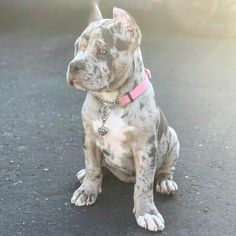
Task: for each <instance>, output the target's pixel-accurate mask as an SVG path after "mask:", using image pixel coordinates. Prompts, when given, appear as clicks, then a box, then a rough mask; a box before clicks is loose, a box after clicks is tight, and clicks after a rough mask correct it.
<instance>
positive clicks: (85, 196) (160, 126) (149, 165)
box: [67, 8, 179, 231]
mask: <svg viewBox="0 0 236 236" xmlns="http://www.w3.org/2000/svg"><path fill="white" fill-rule="evenodd" d="M96 11H97V16H98V20H97V21H95V22H92V23H90V24H89V26H88V27H87V28H86V29H85V31H84V32H83V33H82V35H81V36H80V37H79V38H78V40H77V41H76V43H75V57H74V59H73V60H72V61H71V63H70V64H69V66H68V72H67V79H68V82H69V83H70V84H73V86H74V87H75V88H78V89H84V90H89V91H90V92H89V93H88V94H87V97H86V100H85V102H84V105H83V107H82V121H83V126H84V131H85V136H84V143H83V148H84V154H85V166H86V170H84V171H82V172H79V173H78V178H79V179H80V180H82V185H81V186H80V187H79V189H77V190H76V191H75V193H74V194H73V197H72V199H71V202H72V203H73V204H75V205H77V206H83V205H90V204H93V203H94V202H95V201H96V198H97V196H98V193H99V192H101V188H102V179H103V172H102V167H106V168H107V169H109V170H110V172H112V173H113V174H114V175H115V176H117V177H118V178H119V179H120V180H122V181H124V182H135V186H134V214H135V217H136V221H137V223H138V224H139V225H140V226H141V227H144V228H147V229H149V230H151V231H158V230H163V229H164V220H163V218H162V216H161V215H160V213H159V212H158V210H157V208H156V206H155V204H154V201H153V184H154V178H155V177H156V179H157V183H156V190H157V191H158V192H160V193H161V194H173V193H174V192H175V191H176V190H177V188H178V187H177V184H176V183H175V182H174V181H173V173H174V169H175V163H176V160H177V158H178V156H179V142H178V138H177V135H176V133H175V131H174V130H173V129H172V128H170V127H169V126H168V124H167V121H166V119H165V116H164V115H163V113H162V111H161V109H160V108H159V107H158V106H157V105H156V102H155V95H154V90H153V87H152V85H151V84H150V86H149V87H148V89H147V90H146V91H145V93H144V94H143V95H142V96H140V97H139V98H137V99H136V100H135V101H134V102H132V103H130V104H129V105H127V106H125V107H118V108H116V109H114V110H113V111H112V112H111V114H110V116H109V118H108V120H107V121H106V124H105V125H106V127H107V128H108V134H107V135H105V136H103V137H102V136H100V135H99V134H98V132H97V129H98V127H100V126H101V124H102V121H101V104H99V103H98V101H97V100H96V98H95V96H94V95H96V96H99V97H100V98H102V99H104V100H108V101H115V99H116V98H117V97H118V96H120V95H121V96H122V95H124V94H125V93H126V92H128V91H131V90H132V89H133V88H134V87H135V86H136V85H137V84H139V83H140V82H141V81H142V80H143V78H144V65H143V60H142V55H141V50H140V48H139V46H140V43H141V33H140V30H139V28H138V26H137V24H136V23H135V21H134V20H133V18H132V17H130V16H129V15H128V14H127V13H126V12H125V11H123V10H121V9H117V8H114V11H113V19H101V13H100V11H99V9H98V8H96ZM95 13H96V12H95ZM94 15H96V14H94ZM100 48H103V49H105V50H106V55H101V54H100V53H99V49H100ZM75 65H77V69H75ZM78 68H79V69H78Z"/></svg>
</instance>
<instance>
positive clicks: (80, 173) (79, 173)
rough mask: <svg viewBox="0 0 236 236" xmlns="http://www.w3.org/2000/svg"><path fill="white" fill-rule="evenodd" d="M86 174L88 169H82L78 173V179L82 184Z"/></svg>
mask: <svg viewBox="0 0 236 236" xmlns="http://www.w3.org/2000/svg"><path fill="white" fill-rule="evenodd" d="M85 175H86V169H82V170H80V171H79V172H78V173H77V174H76V177H77V179H78V180H79V182H80V183H81V184H82V183H83V181H84V177H85Z"/></svg>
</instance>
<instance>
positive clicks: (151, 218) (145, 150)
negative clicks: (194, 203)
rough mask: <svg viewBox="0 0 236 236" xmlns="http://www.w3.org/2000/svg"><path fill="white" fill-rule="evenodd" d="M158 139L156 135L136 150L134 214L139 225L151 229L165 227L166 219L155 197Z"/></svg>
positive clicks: (156, 229)
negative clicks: (160, 211)
mask: <svg viewBox="0 0 236 236" xmlns="http://www.w3.org/2000/svg"><path fill="white" fill-rule="evenodd" d="M156 152H157V141H156V137H155V135H153V136H152V137H150V138H149V140H148V142H147V143H144V145H143V147H142V148H141V149H140V148H139V147H138V150H136V151H134V163H135V172H136V183H135V186H134V214H135V218H136V221H137V223H138V225H139V226H141V227H143V228H145V229H149V230H151V231H158V230H163V229H164V227H165V226H164V220H163V217H162V216H161V214H160V213H159V212H158V210H157V208H156V206H155V204H154V199H153V182H154V175H155V171H156Z"/></svg>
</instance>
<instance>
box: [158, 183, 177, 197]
mask: <svg viewBox="0 0 236 236" xmlns="http://www.w3.org/2000/svg"><path fill="white" fill-rule="evenodd" d="M177 190H178V185H177V184H176V183H175V181H174V180H168V179H167V180H162V181H161V182H160V183H157V185H156V191H157V192H159V193H161V194H167V195H169V194H175V192H176V191H177Z"/></svg>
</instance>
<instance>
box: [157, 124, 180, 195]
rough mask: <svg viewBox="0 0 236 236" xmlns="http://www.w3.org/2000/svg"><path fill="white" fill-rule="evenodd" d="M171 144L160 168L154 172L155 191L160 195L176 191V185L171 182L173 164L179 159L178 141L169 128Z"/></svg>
mask: <svg viewBox="0 0 236 236" xmlns="http://www.w3.org/2000/svg"><path fill="white" fill-rule="evenodd" d="M169 129H170V132H171V135H172V143H171V144H170V149H169V153H168V154H167V155H168V156H167V157H166V159H165V161H164V162H163V164H162V165H161V167H160V168H159V169H158V170H157V171H156V181H157V182H156V191H157V192H159V193H160V194H167V195H169V194H174V193H175V192H176V191H177V190H178V185H177V184H176V183H175V181H174V180H173V174H174V170H175V164H176V161H177V159H178V157H179V141H178V138H177V135H176V133H175V131H174V130H173V129H172V128H171V127H170V128H169Z"/></svg>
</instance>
